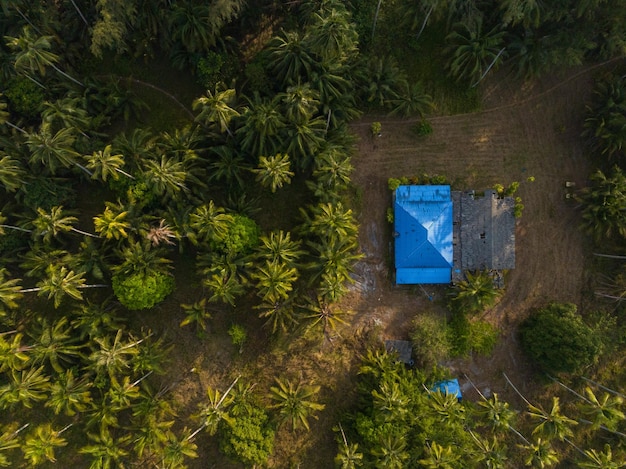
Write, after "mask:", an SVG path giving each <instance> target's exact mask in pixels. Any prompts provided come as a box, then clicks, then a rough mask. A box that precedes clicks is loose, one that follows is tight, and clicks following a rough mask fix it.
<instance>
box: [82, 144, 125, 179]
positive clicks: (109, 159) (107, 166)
mask: <svg viewBox="0 0 626 469" xmlns="http://www.w3.org/2000/svg"><path fill="white" fill-rule="evenodd" d="M84 158H85V159H86V160H87V165H86V166H87V168H88V169H90V170H92V171H93V174H92V176H91V177H92V179H102V181H103V182H107V179H108V178H109V176H111V177H112V178H113V179H117V178H118V177H119V175H120V174H123V175H124V176H126V177H127V178H130V179H135V178H134V177H133V176H132V175H131V174H128V173H127V172H126V171H124V170H122V169H121V167H122V166H124V155H121V154H117V155H112V154H111V145H107V146H105V147H104V149H103V150H97V151H94V152H93V153H92V154H91V155H85V156H84Z"/></svg>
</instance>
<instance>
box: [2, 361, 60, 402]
mask: <svg viewBox="0 0 626 469" xmlns="http://www.w3.org/2000/svg"><path fill="white" fill-rule="evenodd" d="M8 378H9V382H8V383H7V384H5V385H4V386H1V387H0V407H2V408H3V409H6V408H7V407H13V406H14V405H15V404H21V405H23V406H24V407H26V408H28V409H31V408H32V407H33V402H34V401H44V400H46V399H47V397H48V395H47V392H48V391H49V389H50V383H49V380H50V378H49V377H48V376H46V375H45V374H44V369H43V366H40V367H39V368H35V367H30V368H28V369H26V370H22V371H18V370H16V369H12V370H11V373H9V375H8Z"/></svg>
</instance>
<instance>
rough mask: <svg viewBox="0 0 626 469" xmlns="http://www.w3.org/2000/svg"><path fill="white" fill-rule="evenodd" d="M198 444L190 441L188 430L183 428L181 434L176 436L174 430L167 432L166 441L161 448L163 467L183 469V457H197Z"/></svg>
mask: <svg viewBox="0 0 626 469" xmlns="http://www.w3.org/2000/svg"><path fill="white" fill-rule="evenodd" d="M197 449H198V446H197V445H196V444H195V443H194V442H193V441H191V438H190V434H189V430H187V428H184V429H183V431H182V434H181V435H180V436H177V435H176V434H175V433H174V432H172V431H168V432H167V441H166V442H165V447H164V448H163V459H162V461H161V464H163V467H168V468H171V469H184V468H185V467H187V466H185V465H184V462H185V458H197V457H198V453H197V452H196V450H197Z"/></svg>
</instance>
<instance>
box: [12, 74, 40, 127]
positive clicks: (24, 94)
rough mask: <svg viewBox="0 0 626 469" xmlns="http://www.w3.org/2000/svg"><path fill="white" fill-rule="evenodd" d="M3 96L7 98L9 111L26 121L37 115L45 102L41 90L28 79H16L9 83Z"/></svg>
mask: <svg viewBox="0 0 626 469" xmlns="http://www.w3.org/2000/svg"><path fill="white" fill-rule="evenodd" d="M4 95H5V96H6V97H7V98H8V100H9V103H10V105H11V109H12V110H13V111H15V112H16V113H18V114H20V115H21V116H23V117H26V118H27V119H32V118H34V117H37V116H38V115H39V112H40V111H41V105H42V104H43V102H44V100H45V95H44V92H43V90H42V89H41V88H40V87H39V86H38V85H37V84H35V83H33V82H32V81H30V80H29V79H28V78H23V77H16V78H13V79H12V80H11V81H9V84H8V86H7V89H6V90H5V91H4Z"/></svg>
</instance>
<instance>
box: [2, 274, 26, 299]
mask: <svg viewBox="0 0 626 469" xmlns="http://www.w3.org/2000/svg"><path fill="white" fill-rule="evenodd" d="M20 281H21V280H20V279H12V278H9V272H8V271H7V270H6V269H5V268H4V267H2V268H0V302H1V303H2V304H4V306H6V307H7V308H9V309H15V308H17V307H18V303H17V302H18V300H19V299H20V298H22V296H23V295H22V293H21V291H22V287H21V286H20V285H19V283H20Z"/></svg>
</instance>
